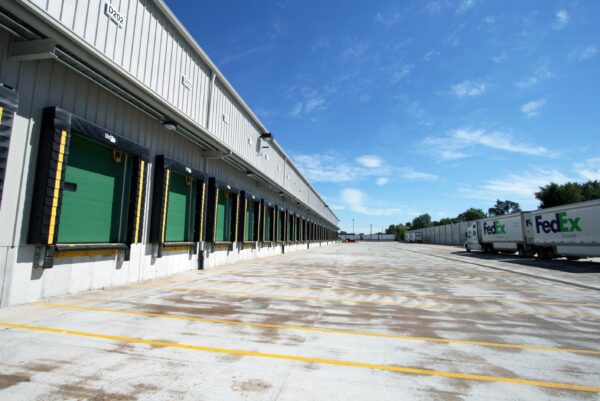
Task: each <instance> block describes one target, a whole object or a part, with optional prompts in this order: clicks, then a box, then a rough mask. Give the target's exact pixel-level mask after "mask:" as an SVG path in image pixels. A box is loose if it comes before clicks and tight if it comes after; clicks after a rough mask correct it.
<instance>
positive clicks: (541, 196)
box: [385, 180, 600, 239]
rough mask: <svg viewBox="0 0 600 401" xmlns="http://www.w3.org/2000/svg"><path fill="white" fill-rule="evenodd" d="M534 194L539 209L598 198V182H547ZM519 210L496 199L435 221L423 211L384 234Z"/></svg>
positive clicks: (401, 234) (402, 236)
mask: <svg viewBox="0 0 600 401" xmlns="http://www.w3.org/2000/svg"><path fill="white" fill-rule="evenodd" d="M535 197H536V198H537V199H538V200H539V201H540V205H539V208H540V209H545V208H549V207H554V206H561V205H567V204H570V203H578V202H584V201H588V200H594V199H600V181H598V180H595V181H588V182H586V183H577V182H567V183H565V184H556V183H550V184H548V185H546V186H544V187H540V190H539V191H538V192H536V193H535ZM519 211H521V207H520V205H519V203H517V202H513V201H511V200H504V201H502V200H500V199H498V200H497V201H496V204H495V205H494V206H492V207H490V208H489V209H488V211H487V213H486V212H484V211H483V210H482V209H478V208H474V207H472V208H469V209H467V210H465V211H464V212H462V213H460V214H459V215H458V216H456V217H445V218H443V219H440V220H436V221H432V219H431V216H430V215H429V214H428V213H424V214H422V215H420V216H417V217H415V218H414V219H413V220H412V221H407V222H406V223H404V224H390V226H389V227H388V228H387V229H386V230H385V233H386V234H394V235H396V238H399V239H404V233H405V232H406V231H409V230H415V229H419V228H426V227H435V226H443V225H446V224H452V223H460V222H463V221H472V220H479V219H483V218H485V217H493V216H501V215H504V214H510V213H514V212H519Z"/></svg>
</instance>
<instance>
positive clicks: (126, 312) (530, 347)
mask: <svg viewBox="0 0 600 401" xmlns="http://www.w3.org/2000/svg"><path fill="white" fill-rule="evenodd" d="M34 304H35V305H38V306H44V307H49V308H62V309H75V310H85V311H92V312H108V313H119V314H124V315H135V316H147V317H160V318H167V319H179V320H188V321H193V322H202V323H217V324H228V325H232V326H248V327H260V328H269V329H280V330H299V331H310V332H317V333H335V334H348V335H357V336H366V337H380V338H392V339H399V340H409V341H428V342H436V343H444V344H465V345H479V346H483V347H498V348H515V349H527V350H536V351H556V352H570V353H576V354H586V355H600V351H594V350H588V349H575V348H558V347H546V346H541V345H522V344H508V343H493V342H487V341H470V340H453V339H448V338H439V337H417V336H406V335H401V334H391V333H373V332H368V331H354V330H341V329H329V328H324V327H308V326H292V325H284V324H273V323H256V322H244V321H237V320H223V319H209V318H202V317H193V316H185V315H169V314H164V313H153V312H141V311H131V310H123V309H109V308H97V307H91V306H81V305H67V304H56V303H49V302H34Z"/></svg>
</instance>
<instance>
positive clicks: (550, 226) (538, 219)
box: [535, 212, 581, 234]
mask: <svg viewBox="0 0 600 401" xmlns="http://www.w3.org/2000/svg"><path fill="white" fill-rule="evenodd" d="M580 219H581V217H575V218H573V219H570V218H568V217H567V212H561V213H556V214H555V218H554V219H552V220H544V219H543V218H542V216H535V229H536V231H537V232H538V234H539V233H540V230H541V231H543V232H545V233H546V234H548V233H550V232H553V233H566V232H575V231H581V227H580V226H579V220H580Z"/></svg>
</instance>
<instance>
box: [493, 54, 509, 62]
mask: <svg viewBox="0 0 600 401" xmlns="http://www.w3.org/2000/svg"><path fill="white" fill-rule="evenodd" d="M506 58H507V56H506V52H505V51H503V52H502V53H500V54H499V55H497V56H494V57H492V61H493V62H494V63H496V64H502V63H504V62H505V61H506Z"/></svg>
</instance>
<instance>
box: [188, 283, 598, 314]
mask: <svg viewBox="0 0 600 401" xmlns="http://www.w3.org/2000/svg"><path fill="white" fill-rule="evenodd" d="M180 282H182V283H183V282H186V281H184V280H181V281H180ZM193 282H203V283H207V284H208V283H210V284H230V283H232V284H235V285H239V286H245V287H252V288H276V289H284V290H302V291H319V292H336V293H343V294H359V295H388V296H399V297H407V298H425V299H427V298H433V299H456V300H465V301H484V302H485V301H500V302H518V303H522V304H540V305H560V306H591V307H600V304H594V303H580V302H568V301H536V300H529V299H510V298H502V297H477V296H475V297H468V296H454V295H422V294H414V293H406V292H377V291H375V292H371V291H352V290H336V289H332V288H318V287H287V286H283V285H254V284H251V283H241V282H239V281H234V280H231V281H226V280H224V281H217V280H214V281H210V282H207V281H203V280H202V279H200V280H194V281H193Z"/></svg>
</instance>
